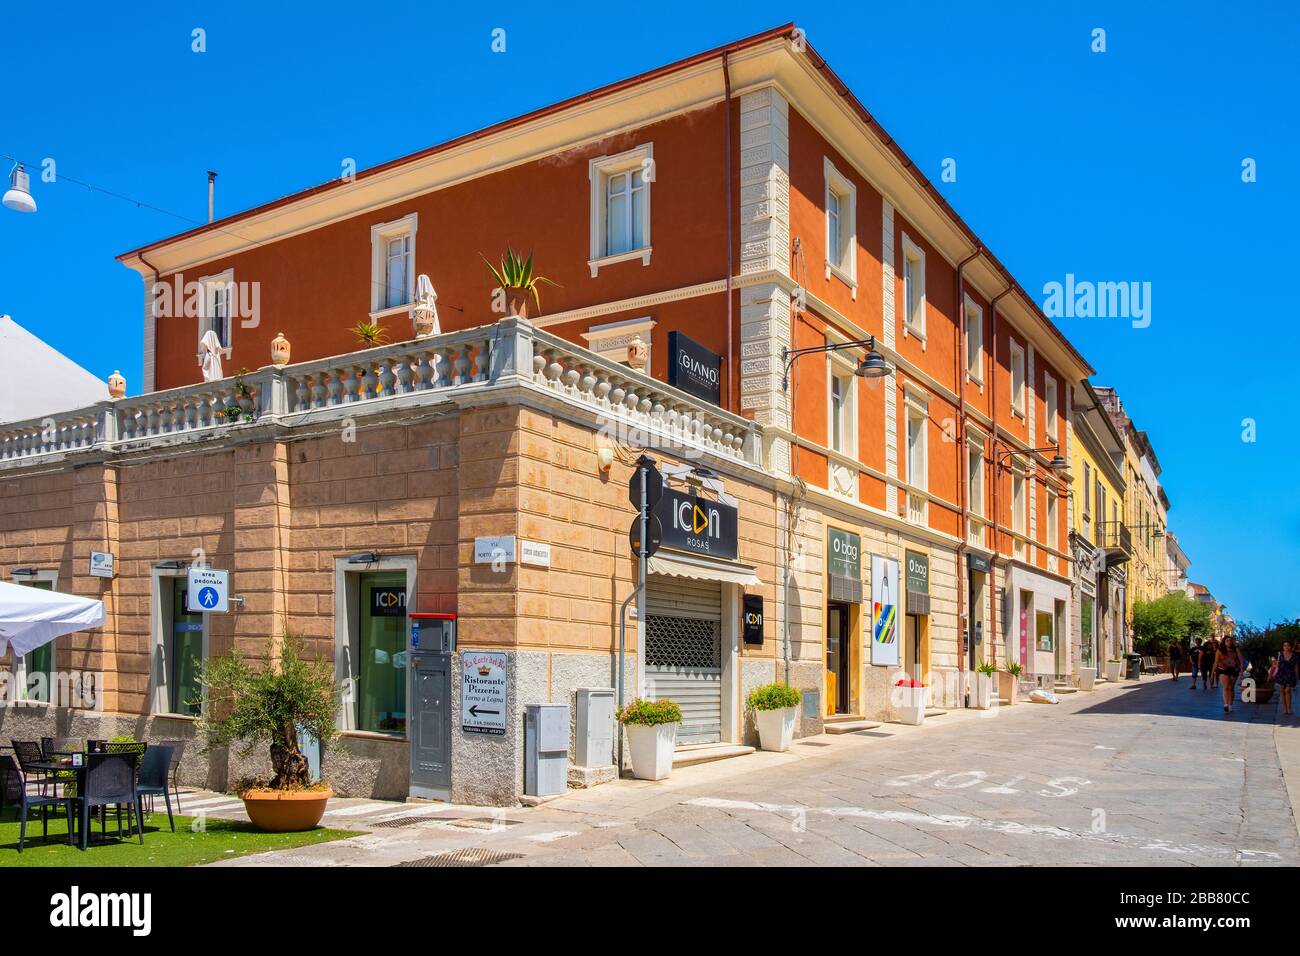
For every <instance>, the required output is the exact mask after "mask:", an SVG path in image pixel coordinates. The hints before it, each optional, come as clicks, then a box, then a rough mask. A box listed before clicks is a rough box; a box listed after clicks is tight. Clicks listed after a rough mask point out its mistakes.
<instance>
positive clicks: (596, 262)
mask: <svg viewBox="0 0 1300 956" xmlns="http://www.w3.org/2000/svg"><path fill="white" fill-rule="evenodd" d="M653 251H654V246H644V247H642V248H640V249H631V250H629V251H627V252H620V253H619V254H618V255H616V256H602V257H601V258H599V259H588V260H587V265H588V266H590V267H591V277H592V278H593V279H594V278H596V274H597V273H598V272H600V270H601V268H602V267H603V266H612V265H615V264H617V263H619V262H631V261H632V260H633V259H640V260H641V265H643V266H648V265H649V264H650V253H652V252H653Z"/></svg>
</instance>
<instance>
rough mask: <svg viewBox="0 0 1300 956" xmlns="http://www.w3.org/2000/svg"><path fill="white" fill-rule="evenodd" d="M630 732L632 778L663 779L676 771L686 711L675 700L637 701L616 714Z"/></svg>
mask: <svg viewBox="0 0 1300 956" xmlns="http://www.w3.org/2000/svg"><path fill="white" fill-rule="evenodd" d="M614 716H615V717H616V718H617V719H618V722H619V723H620V724H622V725H623V729H624V730H626V731H627V746H628V755H629V756H630V757H631V759H632V776H634V777H636V778H637V779H638V780H662V779H664V778H665V777H667V776H668V775H669V774H670V773H672V772H673V751H674V750H676V748H677V728H678V727H679V726H680V725H681V722H682V709H681V708H680V707H678V706H677V702H676V701H674V700H642V699H641V698H639V697H638V698H634V699H633V700H630V701H628V703H627V704H625V705H624V706H623V707H621V708H619V711H618V713H617V714H615V715H614Z"/></svg>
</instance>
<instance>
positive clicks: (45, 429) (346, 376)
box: [0, 318, 762, 473]
mask: <svg viewBox="0 0 1300 956" xmlns="http://www.w3.org/2000/svg"><path fill="white" fill-rule="evenodd" d="M521 391H522V392H524V393H527V396H526V397H525V400H528V401H529V402H530V403H532V404H541V405H547V404H550V405H558V406H565V407H567V409H568V411H569V413H570V414H571V415H573V416H576V417H578V418H580V419H585V420H587V421H588V423H589V424H591V425H592V426H593V427H595V428H596V429H598V430H600V431H601V432H602V433H606V432H608V433H612V437H615V438H616V439H617V440H618V441H620V442H622V443H624V444H629V445H633V446H636V447H643V448H647V449H658V450H662V451H666V452H669V453H671V454H675V455H678V456H679V457H687V458H689V457H699V456H700V454H702V453H709V454H712V455H716V456H718V457H719V458H722V459H730V460H732V461H736V462H742V463H748V464H750V465H760V464H761V453H762V451H761V450H762V442H761V440H760V434H761V430H762V429H761V426H759V425H756V424H755V423H753V422H750V421H749V420H748V419H745V418H742V417H740V416H739V415H733V414H732V413H730V412H727V411H723V410H722V409H720V408H718V407H716V406H714V405H711V404H709V403H707V402H701V401H700V400H698V399H696V398H694V397H692V396H690V395H688V394H686V393H685V392H682V391H680V390H679V389H676V388H674V387H672V386H671V385H667V384H665V383H663V382H660V381H658V380H657V379H654V378H651V377H650V376H649V375H645V374H643V373H641V372H638V371H636V370H635V369H631V368H628V367H627V366H625V365H620V364H619V363H617V362H613V361H610V360H609V359H606V358H602V357H601V356H599V355H597V354H596V353H595V352H591V351H589V350H587V349H584V348H582V347H581V346H577V345H574V344H573V343H571V342H568V341H566V340H564V339H561V338H558V337H557V336H554V335H551V334H549V333H547V332H544V331H542V330H540V329H537V328H535V327H534V326H532V325H531V324H529V323H528V322H526V321H522V320H519V319H515V318H507V319H502V320H501V321H500V322H497V323H495V324H492V325H485V326H479V327H478V328H474V329H466V330H464V331H460V332H449V333H446V334H443V335H436V336H431V337H429V338H426V339H415V340H412V341H409V342H399V343H396V344H394V345H386V346H381V347H379V348H373V349H365V350H362V351H358V352H350V353H348V354H346V355H339V356H334V357H332V358H327V359H317V360H313V361H310V362H302V363H299V364H296V365H286V366H284V367H283V368H277V367H275V366H267V367H265V368H261V369H258V370H257V371H255V372H250V373H248V374H247V375H244V376H243V377H231V378H225V379H221V380H220V381H216V382H203V383H200V384H196V385H187V386H183V387H181V388H173V389H168V390H166V391H161V392H151V393H149V394H147V395H139V396H135V397H132V398H123V399H119V400H117V401H111V400H106V401H103V402H99V403H97V404H95V405H93V406H90V407H88V408H81V409H76V410H73V411H69V412H61V413H59V414H57V415H51V416H47V417H45V418H40V419H30V420H28V421H23V422H6V423H4V424H0V473H3V472H5V471H9V470H11V469H17V468H23V467H28V466H33V465H49V464H54V463H64V462H69V463H73V464H78V463H85V462H89V461H94V460H103V459H105V458H108V457H112V456H113V455H116V454H118V453H121V452H128V451H129V452H133V453H134V452H138V451H148V450H153V449H163V448H167V447H171V446H179V445H185V446H187V447H192V446H193V445H194V444H196V443H197V444H203V443H211V444H213V445H214V446H216V445H219V444H221V443H223V442H226V441H239V440H241V439H242V438H243V437H244V436H254V435H256V434H258V433H259V432H266V433H268V434H287V435H293V434H294V433H296V432H302V433H303V434H310V433H311V432H312V431H313V429H318V428H319V426H320V425H322V424H324V423H327V422H330V423H337V422H339V421H342V420H344V419H350V418H355V417H361V416H365V415H389V416H401V417H406V416H407V415H410V414H412V413H413V412H414V411H415V410H417V409H425V408H428V407H433V406H438V405H447V406H450V407H454V406H456V405H457V404H461V403H472V404H486V403H490V402H493V401H502V402H504V401H506V400H507V398H508V395H509V394H510V393H511V392H515V393H519V392H521Z"/></svg>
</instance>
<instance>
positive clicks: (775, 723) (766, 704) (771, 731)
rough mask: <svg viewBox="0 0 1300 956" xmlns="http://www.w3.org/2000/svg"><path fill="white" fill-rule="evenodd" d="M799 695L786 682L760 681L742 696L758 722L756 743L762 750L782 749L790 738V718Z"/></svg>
mask: <svg viewBox="0 0 1300 956" xmlns="http://www.w3.org/2000/svg"><path fill="white" fill-rule="evenodd" d="M801 700H802V698H801V697H800V696H799V692H798V691H797V690H795V689H794V688H793V687H791V686H790V685H789V684H764V685H763V686H762V687H755V688H754V689H753V690H752V691H750V692H749V696H748V697H747V698H745V706H746V707H747V708H749V709H750V710H752V711H753V712H754V723H756V724H757V725H758V744H759V746H760V747H762V748H763V749H764V750H771V751H774V752H776V753H784V752H785V751H787V750H789V749H790V743H791V742H792V741H793V740H794V721H795V717H796V716H797V715H798V713H799V703H800V701H801Z"/></svg>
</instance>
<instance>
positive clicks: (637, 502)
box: [627, 465, 664, 511]
mask: <svg viewBox="0 0 1300 956" xmlns="http://www.w3.org/2000/svg"><path fill="white" fill-rule="evenodd" d="M663 496H664V476H663V474H662V473H661V472H660V471H659V469H658V468H655V467H654V466H653V465H649V466H647V467H646V469H645V498H646V504H648V505H649V506H650V510H651V511H653V510H654V506H655V505H657V504H658V503H659V499H660V498H662V497H663ZM627 500H628V501H630V502H632V507H633V508H636V509H637V510H638V511H639V510H640V508H641V468H640V466H638V467H637V468H636V470H635V471H633V472H632V477H631V478H629V479H628V481H627Z"/></svg>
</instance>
